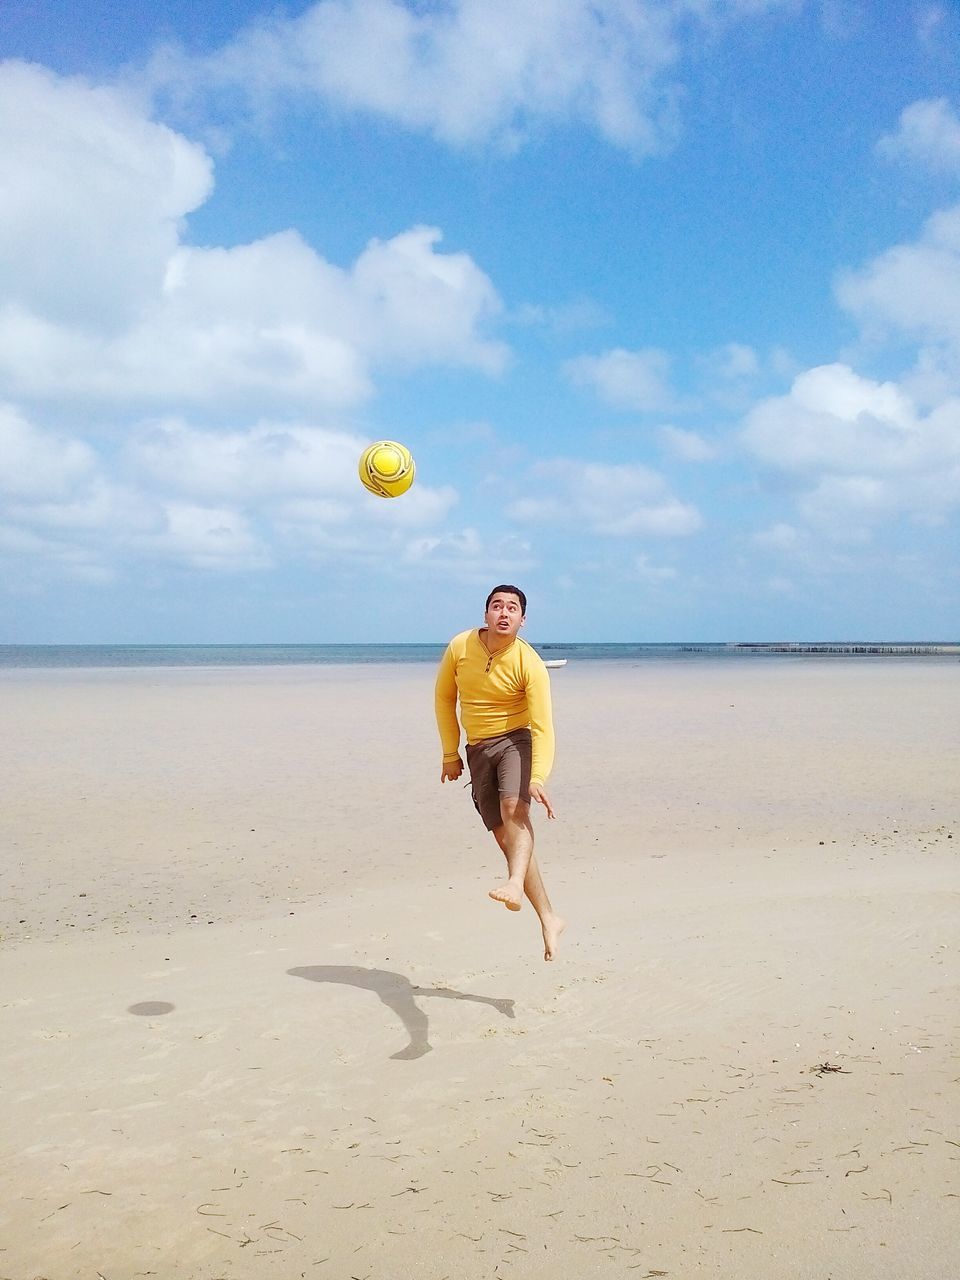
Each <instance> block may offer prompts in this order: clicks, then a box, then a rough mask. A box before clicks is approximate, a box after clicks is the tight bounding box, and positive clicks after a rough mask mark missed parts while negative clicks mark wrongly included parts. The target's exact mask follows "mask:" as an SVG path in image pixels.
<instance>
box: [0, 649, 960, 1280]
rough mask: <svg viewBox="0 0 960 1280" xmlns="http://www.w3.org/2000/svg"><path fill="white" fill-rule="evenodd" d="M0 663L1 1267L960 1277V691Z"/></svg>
mask: <svg viewBox="0 0 960 1280" xmlns="http://www.w3.org/2000/svg"><path fill="white" fill-rule="evenodd" d="M432 679H433V673H432V671H431V670H429V669H428V668H425V667H410V668H403V667H372V668H356V667H351V668H278V669H258V670H253V671H249V670H243V671H240V670H229V669H224V670H213V671H210V670H208V671H197V670H173V671H170V670H165V671H156V670H153V671H139V672H131V671H92V672H76V671H73V672H13V671H4V672H0V707H2V721H3V725H4V732H3V735H2V742H0V778H2V783H0V785H2V790H3V797H2V805H0V842H2V863H0V866H2V874H3V890H2V902H0V923H2V936H3V944H2V951H0V1028H2V1040H0V1080H2V1089H3V1093H2V1101H3V1125H2V1139H0V1141H2V1151H0V1155H2V1157H3V1159H2V1161H0V1171H2V1172H0V1277H3V1278H8V1280H33V1278H34V1277H45V1278H46V1280H67V1278H70V1280H72V1278H73V1277H90V1278H91V1280H96V1277H98V1276H101V1277H104V1280H121V1278H123V1280H127V1278H128V1277H134V1276H158V1277H160V1278H161V1280H164V1278H170V1280H181V1278H184V1280H216V1278H218V1277H224V1278H227V1280H231V1278H234V1277H236V1278H246V1277H249V1278H251V1280H256V1278H258V1277H261V1276H262V1277H282V1278H283V1280H288V1278H290V1277H301V1276H303V1277H320V1278H321V1280H322V1277H324V1276H326V1277H330V1278H331V1280H350V1278H351V1277H357V1278H358V1280H359V1278H363V1280H395V1278H397V1277H407V1276H410V1277H414V1276H415V1277H422V1278H423V1280H442V1278H443V1277H449V1278H450V1280H474V1277H476V1278H479V1277H491V1276H495V1277H546V1276H550V1277H570V1278H571V1280H579V1278H580V1277H586V1276H591V1277H592V1276H598V1277H600V1276H608V1275H609V1276H616V1275H628V1274H629V1275H630V1276H631V1277H648V1276H660V1275H663V1276H669V1277H675V1278H681V1280H682V1278H685V1277H724V1278H725V1280H727V1278H730V1277H740V1276H743V1277H763V1280H779V1278H781V1277H796V1278H798V1280H799V1278H801V1277H803V1278H804V1280H806V1278H807V1277H811V1278H812V1277H816V1278H817V1280H827V1278H828V1277H833V1278H835V1280H841V1278H842V1280H848V1278H849V1280H859V1278H861V1277H862V1278H863V1280H867V1278H868V1277H869V1280H883V1278H887V1277H889V1280H904V1278H905V1277H924V1278H925V1280H955V1277H956V1276H957V1275H958V1274H960V1034H958V1007H960V1005H958V985H960V982H958V979H960V966H958V937H960V930H958V892H957V890H958V850H960V783H958V768H957V726H958V725H960V664H957V663H955V662H947V661H924V660H893V661H872V660H855V661H847V660H839V661H833V662H831V661H829V660H824V661H813V662H810V661H797V662H792V661H789V660H788V661H784V660H773V661H768V660H765V659H748V660H744V661H736V662H732V663H726V664H720V663H712V664H703V665H687V664H682V665H681V664H675V665H669V664H657V665H653V664H646V665H638V666H627V667H624V666H620V667H601V666H595V667H594V666H591V665H589V664H587V663H583V664H580V665H577V664H574V663H571V664H570V665H568V666H567V667H566V668H565V669H563V670H562V671H558V672H556V673H554V677H553V687H554V697H555V709H556V720H557V732H558V744H559V754H558V761H557V766H556V769H555V772H554V775H553V777H552V778H551V785H550V792H551V796H552V798H553V801H554V803H555V806H556V808H557V810H558V813H559V817H558V819H557V821H556V822H554V823H550V824H549V825H548V824H547V823H546V822H544V821H543V820H542V818H541V819H540V821H539V823H538V852H539V856H540V858H541V861H542V865H543V870H544V875H545V879H546V881H547V886H548V889H549V890H550V892H551V894H552V896H553V899H554V903H555V906H556V907H557V908H558V910H561V911H563V912H564V913H565V914H566V915H567V916H568V917H569V919H570V928H569V930H568V932H567V934H566V935H565V937H564V939H563V946H562V950H561V954H560V957H559V958H558V959H557V961H556V962H555V963H553V964H545V963H544V962H543V959H542V954H541V948H540V946H539V937H538V930H537V928H536V920H535V918H534V916H533V914H532V912H531V911H530V910H529V908H527V909H525V910H524V911H522V912H520V913H519V914H514V913H511V912H507V911H505V910H502V909H501V908H499V907H497V906H496V905H495V904H493V903H492V902H490V901H489V900H488V899H487V897H486V891H487V889H488V888H489V887H491V886H492V885H493V884H494V883H495V882H496V881H497V879H498V878H500V871H501V867H502V859H501V858H500V855H499V853H498V852H497V851H496V849H495V846H494V845H493V842H492V840H490V838H489V836H487V835H486V834H485V833H484V832H483V831H482V829H480V827H479V825H478V822H477V819H476V816H475V814H474V813H473V811H472V807H471V805H470V802H469V798H468V793H467V792H465V791H464V790H463V789H462V788H461V787H459V786H451V785H449V784H448V785H447V786H444V787H443V788H441V787H440V785H439V751H438V745H437V741H436V737H435V729H434V726H433V723H432V706H431V689H432Z"/></svg>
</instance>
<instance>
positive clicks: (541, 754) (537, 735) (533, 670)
mask: <svg viewBox="0 0 960 1280" xmlns="http://www.w3.org/2000/svg"><path fill="white" fill-rule="evenodd" d="M527 712H528V714H529V716H530V737H531V746H532V756H533V759H532V763H531V766H530V797H531V799H533V800H536V801H537V802H538V803H539V804H542V805H543V807H544V808H545V809H546V811H547V817H548V818H552V817H554V816H555V815H554V812H553V805H552V804H551V803H550V798H549V796H548V795H547V793H546V791H544V789H543V788H544V783H545V782H546V780H547V778H548V777H549V776H550V770H551V769H552V768H553V756H554V736H553V704H552V701H551V698H550V676H549V674H548V673H547V669H546V667H545V666H544V665H543V663H542V661H540V659H539V658H535V660H534V661H533V662H531V664H530V668H529V671H528V674H527Z"/></svg>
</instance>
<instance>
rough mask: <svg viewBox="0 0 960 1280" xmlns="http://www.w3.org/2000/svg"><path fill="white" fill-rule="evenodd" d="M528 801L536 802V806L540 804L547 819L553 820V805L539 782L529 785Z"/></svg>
mask: <svg viewBox="0 0 960 1280" xmlns="http://www.w3.org/2000/svg"><path fill="white" fill-rule="evenodd" d="M530 799H531V800H536V802H537V804H542V805H543V807H544V808H545V809H546V811H547V817H548V818H555V817H556V816H557V815H556V814H555V813H554V812H553V805H552V804H551V803H550V797H549V796H548V795H547V793H546V792H545V791H544V789H543V787H542V786H541V785H540V783H539V782H531V783H530Z"/></svg>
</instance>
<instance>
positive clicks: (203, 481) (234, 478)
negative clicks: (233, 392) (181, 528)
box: [128, 420, 366, 502]
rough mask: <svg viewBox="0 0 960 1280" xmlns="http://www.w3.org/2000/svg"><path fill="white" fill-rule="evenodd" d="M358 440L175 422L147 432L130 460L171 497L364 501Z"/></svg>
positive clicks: (292, 428) (278, 426) (273, 426)
mask: <svg viewBox="0 0 960 1280" xmlns="http://www.w3.org/2000/svg"><path fill="white" fill-rule="evenodd" d="M365 444H366V441H365V440H362V439H361V438H360V437H359V436H354V435H350V434H348V433H346V432H342V431H330V430H324V429H322V428H318V427H305V426H298V425H294V424H284V423H270V422H264V423H259V424H258V425H257V426H255V427H252V428H250V429H249V430H247V431H203V430H200V429H198V428H196V427H192V426H190V425H189V424H188V423H185V422H182V421H179V420H172V421H167V422H161V423H157V424H155V425H152V426H147V427H144V428H143V429H142V430H141V431H139V432H138V433H137V434H136V435H135V437H134V438H133V440H132V441H131V443H130V446H129V449H128V457H129V460H130V462H131V463H132V464H133V466H134V467H135V468H136V470H137V471H138V472H139V474H140V476H141V478H142V479H144V480H146V481H148V482H149V483H150V484H151V485H154V486H162V487H163V488H164V489H165V490H166V491H167V492H173V493H178V494H186V495H193V496H195V497H197V496H199V497H202V498H203V499H205V500H207V501H210V500H214V501H217V500H220V501H222V500H227V501H231V502H249V501H252V500H262V499H265V498H274V497H278V496H280V497H283V498H288V499H291V498H294V497H295V496H297V495H302V494H310V495H319V494H329V495H333V496H336V497H337V498H345V497H350V498H354V497H357V496H359V493H360V490H359V487H358V486H359V481H358V479H357V459H358V458H359V456H360V452H361V450H362V449H363V447H364V445H365Z"/></svg>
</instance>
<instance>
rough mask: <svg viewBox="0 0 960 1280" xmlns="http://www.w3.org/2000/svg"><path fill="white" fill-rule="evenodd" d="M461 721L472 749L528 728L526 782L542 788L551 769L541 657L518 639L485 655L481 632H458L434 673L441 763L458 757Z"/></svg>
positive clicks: (549, 724) (545, 676) (550, 734)
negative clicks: (529, 744)
mask: <svg viewBox="0 0 960 1280" xmlns="http://www.w3.org/2000/svg"><path fill="white" fill-rule="evenodd" d="M458 697H459V700H460V721H462V722H463V730H464V733H465V734H466V739H467V742H468V743H470V744H471V745H472V744H473V743H475V742H480V741H482V740H483V739H484V738H495V737H497V736H498V735H499V734H501V733H509V732H510V731H511V730H512V729H525V728H527V727H529V729H530V735H531V738H532V743H533V761H532V765H531V770H530V781H531V782H539V783H541V784H543V783H544V782H546V780H547V778H548V776H549V774H550V770H551V769H552V768H553V754H554V738H553V713H552V710H551V703H550V675H549V673H548V671H547V669H546V667H545V666H544V665H543V659H542V658H541V657H540V655H539V654H538V653H537V651H536V650H535V649H533V648H531V646H530V645H528V644H527V642H526V641H525V640H521V639H520V637H519V636H517V638H516V639H515V640H514V641H513V643H512V644H510V645H508V646H507V648H506V649H502V650H501V651H500V652H499V653H493V654H491V653H489V652H488V651H487V649H486V646H485V645H484V644H483V641H482V640H481V639H480V633H479V631H478V630H477V629H476V628H474V630H472V631H461V633H460V634H459V635H457V636H454V637H453V639H452V640H451V641H450V643H449V644H448V645H447V649H446V652H445V653H444V655H443V657H442V659H441V660H440V669H439V670H438V672H437V685H436V693H435V705H436V712H437V728H438V729H439V730H440V741H441V743H442V744H443V759H444V761H445V762H447V761H452V760H456V759H457V757H458V756H459V754H460V723H459V722H458V720H457V698H458Z"/></svg>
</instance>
